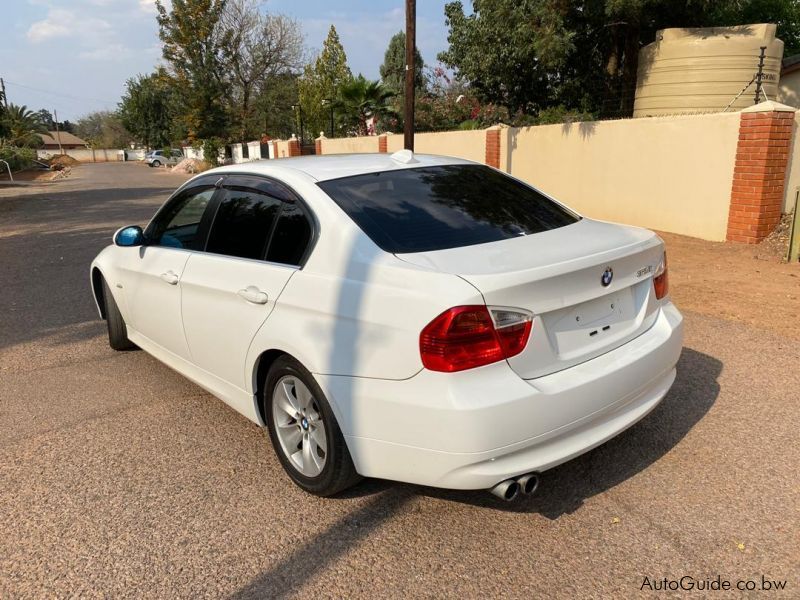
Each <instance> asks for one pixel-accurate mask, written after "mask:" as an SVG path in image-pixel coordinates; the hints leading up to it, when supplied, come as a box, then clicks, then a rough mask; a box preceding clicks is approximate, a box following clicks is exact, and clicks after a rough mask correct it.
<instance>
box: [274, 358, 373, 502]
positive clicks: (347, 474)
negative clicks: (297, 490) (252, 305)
mask: <svg viewBox="0 0 800 600" xmlns="http://www.w3.org/2000/svg"><path fill="white" fill-rule="evenodd" d="M262 402H263V408H264V415H265V417H266V421H267V427H268V429H269V436H270V439H271V440H272V446H273V448H274V449H275V453H276V454H277V455H278V459H279V460H280V461H281V465H282V466H283V468H284V470H285V471H286V473H287V474H288V475H289V477H291V478H292V481H294V482H295V483H296V484H297V485H298V486H300V487H301V488H302V489H304V490H305V491H307V492H310V493H312V494H316V495H318V496H332V495H333V494H336V493H337V492H340V491H342V490H344V489H345V488H348V487H350V486H352V485H353V484H355V483H356V482H357V481H358V480H359V479H360V477H359V475H358V474H357V473H356V470H355V467H354V466H353V460H352V459H351V458H350V452H349V451H348V450H347V445H346V444H345V441H344V436H342V432H341V430H340V429H339V425H338V423H337V422H336V418H335V417H334V415H333V412H332V411H331V408H330V405H329V404H328V401H327V399H326V398H325V395H324V394H323V393H322V390H321V389H320V387H319V386H318V385H317V382H316V381H315V380H314V378H313V376H312V375H311V373H309V372H308V371H307V370H306V369H305V368H304V367H303V366H302V365H301V364H300V363H298V362H297V361H296V360H294V359H292V358H290V357H288V356H282V357H281V358H279V359H277V360H276V361H275V363H274V364H273V365H272V367H271V368H270V371H269V373H268V374H267V380H266V382H265V385H264V397H263V398H262Z"/></svg>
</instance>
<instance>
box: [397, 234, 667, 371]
mask: <svg viewBox="0 0 800 600" xmlns="http://www.w3.org/2000/svg"><path fill="white" fill-rule="evenodd" d="M663 252H664V249H663V243H662V241H661V239H660V238H659V237H658V236H657V235H656V234H655V233H653V232H651V231H648V230H646V229H640V228H638V227H629V226H625V225H616V224H612V223H604V222H601V221H594V220H591V219H586V218H584V219H582V220H580V221H578V222H577V223H574V224H572V225H568V226H566V227H560V228H558V229H553V230H550V231H546V232H542V233H537V234H534V235H528V236H521V237H519V238H514V239H509V240H502V241H499V242H492V243H488V244H478V245H474V246H464V247H461V248H451V249H447V250H437V251H433V252H420V253H413V254H398V255H397V256H398V258H400V259H401V260H405V261H407V262H410V263H412V264H415V265H418V266H423V267H428V268H432V269H436V270H439V271H442V272H445V273H451V274H455V275H459V276H460V277H462V278H463V279H465V280H466V281H468V282H470V283H471V284H472V285H474V286H475V287H476V288H477V289H478V290H479V291H480V292H481V293H482V294H483V297H484V299H485V301H486V304H487V305H489V306H505V307H517V308H524V309H526V310H529V311H531V312H532V313H533V314H534V321H533V329H532V332H531V337H530V339H529V341H528V345H527V346H526V348H525V350H523V351H522V353H520V354H518V355H517V356H514V357H512V358H510V359H508V363H509V365H510V366H511V368H512V369H514V371H515V372H516V373H517V374H518V375H519V376H520V377H522V378H523V379H532V378H535V377H541V376H543V375H547V374H549V373H553V372H556V371H560V370H562V369H566V368H568V367H571V366H574V365H576V364H579V363H581V362H584V361H587V360H590V359H592V358H594V357H596V356H599V355H601V354H604V353H606V352H608V351H610V350H613V349H614V348H617V347H619V346H621V345H622V344H625V343H626V342H628V341H630V340H632V339H633V338H635V337H636V336H638V335H640V334H641V333H643V332H644V331H646V330H647V329H649V328H650V326H652V324H653V323H654V322H655V318H656V316H657V308H658V301H657V300H656V298H655V294H654V293H653V285H652V276H653V272H654V271H655V268H656V267H657V266H658V264H659V263H660V261H661V259H662V255H663ZM607 269H610V273H611V278H610V279H611V280H610V283H608V285H603V282H602V281H601V280H602V279H603V277H604V274H606V270H607ZM607 276H608V275H607V274H606V277H607Z"/></svg>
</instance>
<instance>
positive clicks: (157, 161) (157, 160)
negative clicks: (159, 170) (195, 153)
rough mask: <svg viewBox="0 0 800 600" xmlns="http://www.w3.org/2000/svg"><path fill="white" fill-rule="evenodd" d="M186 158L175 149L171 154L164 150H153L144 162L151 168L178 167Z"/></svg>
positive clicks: (181, 152) (180, 151)
mask: <svg viewBox="0 0 800 600" xmlns="http://www.w3.org/2000/svg"><path fill="white" fill-rule="evenodd" d="M184 158H185V157H184V156H183V151H182V150H179V149H177V148H173V149H172V150H170V151H169V152H166V151H164V150H153V151H151V152H148V153H147V154H146V155H145V157H144V162H145V163H147V165H148V166H150V167H160V166H162V165H177V164H178V163H179V162H181V161H182V160H183V159H184Z"/></svg>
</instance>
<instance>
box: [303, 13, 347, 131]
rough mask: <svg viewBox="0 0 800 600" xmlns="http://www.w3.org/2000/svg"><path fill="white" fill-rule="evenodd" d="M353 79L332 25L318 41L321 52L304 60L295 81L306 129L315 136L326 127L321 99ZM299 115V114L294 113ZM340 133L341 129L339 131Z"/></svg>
mask: <svg viewBox="0 0 800 600" xmlns="http://www.w3.org/2000/svg"><path fill="white" fill-rule="evenodd" d="M352 78H353V74H352V73H351V72H350V67H348V66H347V55H346V54H345V52H344V48H343V47H342V43H341V42H340V41H339V34H337V33H336V28H335V27H334V26H333V25H331V28H330V30H329V31H328V37H327V38H326V39H325V42H324V43H323V44H322V52H320V54H319V56H317V58H316V59H315V60H314V61H313V62H311V63H308V64H307V65H306V66H305V68H304V69H303V74H302V75H301V76H300V79H299V80H298V82H297V92H298V99H299V105H300V110H301V111H302V118H303V120H304V121H305V124H306V130H307V131H310V132H312V135H313V136H314V137H316V135H317V132H319V131H323V130H325V131H327V130H328V121H329V118H330V113H329V108H328V106H326V105H324V104H323V101H328V100H331V101H332V100H334V99H335V98H336V97H337V96H338V95H339V88H340V87H341V86H342V84H344V83H345V82H347V81H350V80H351V79H352ZM298 116H299V115H298ZM339 132H340V133H341V129H340V130H339Z"/></svg>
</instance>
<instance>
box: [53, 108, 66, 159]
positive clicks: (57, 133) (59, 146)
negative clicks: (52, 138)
mask: <svg viewBox="0 0 800 600" xmlns="http://www.w3.org/2000/svg"><path fill="white" fill-rule="evenodd" d="M53 123H55V126H56V140H57V141H58V153H59V154H64V148H62V147H61V132H60V131H59V130H58V113H57V112H56V109H55V108H54V109H53Z"/></svg>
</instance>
